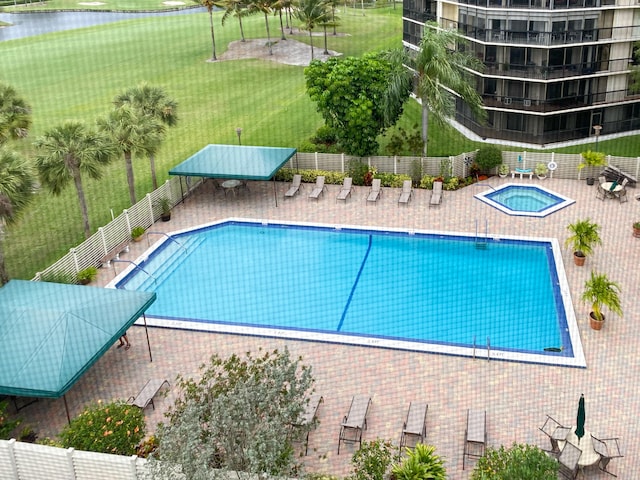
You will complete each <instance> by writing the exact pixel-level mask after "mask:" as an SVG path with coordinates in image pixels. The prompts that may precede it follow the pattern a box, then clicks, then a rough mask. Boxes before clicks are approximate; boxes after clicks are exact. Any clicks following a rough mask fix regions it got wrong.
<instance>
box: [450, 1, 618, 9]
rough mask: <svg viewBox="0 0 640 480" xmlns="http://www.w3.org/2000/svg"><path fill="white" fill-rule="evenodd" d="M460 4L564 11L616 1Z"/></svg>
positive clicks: (469, 2)
mask: <svg viewBox="0 0 640 480" xmlns="http://www.w3.org/2000/svg"><path fill="white" fill-rule="evenodd" d="M458 3H460V4H463V5H473V6H477V7H486V8H509V9H513V8H526V9H528V10H530V9H538V10H562V9H576V8H600V7H602V6H613V5H615V4H616V0H458Z"/></svg>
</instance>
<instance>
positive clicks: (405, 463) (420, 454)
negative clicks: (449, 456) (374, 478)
mask: <svg viewBox="0 0 640 480" xmlns="http://www.w3.org/2000/svg"><path fill="white" fill-rule="evenodd" d="M405 452H406V457H405V458H404V459H403V460H402V461H401V462H400V463H397V464H396V465H394V466H393V468H392V469H391V471H392V473H393V476H394V478H395V479H396V480H424V479H430V480H446V478H447V470H446V469H445V468H444V461H443V460H442V459H441V458H440V456H439V455H436V447H434V446H432V445H424V444H422V443H418V444H417V445H416V446H415V448H413V449H410V448H407V449H406V451H405Z"/></svg>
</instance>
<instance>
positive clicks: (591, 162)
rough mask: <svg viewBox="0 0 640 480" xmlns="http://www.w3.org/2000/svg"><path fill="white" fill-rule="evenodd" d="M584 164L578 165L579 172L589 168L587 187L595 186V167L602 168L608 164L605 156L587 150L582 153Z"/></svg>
mask: <svg viewBox="0 0 640 480" xmlns="http://www.w3.org/2000/svg"><path fill="white" fill-rule="evenodd" d="M581 155H582V162H581V163H580V164H579V165H578V170H582V169H583V168H584V167H589V171H588V172H587V177H586V178H587V185H593V184H594V183H595V177H594V176H593V175H594V173H593V167H602V166H604V165H605V164H606V157H605V154H604V153H602V152H592V151H591V150H587V151H586V152H582V153H581Z"/></svg>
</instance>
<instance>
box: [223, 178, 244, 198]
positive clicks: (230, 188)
mask: <svg viewBox="0 0 640 480" xmlns="http://www.w3.org/2000/svg"><path fill="white" fill-rule="evenodd" d="M240 185H242V182H241V181H240V180H225V181H224V182H222V188H224V195H225V197H226V196H227V192H233V195H234V196H235V195H237V194H238V187H239V186H240Z"/></svg>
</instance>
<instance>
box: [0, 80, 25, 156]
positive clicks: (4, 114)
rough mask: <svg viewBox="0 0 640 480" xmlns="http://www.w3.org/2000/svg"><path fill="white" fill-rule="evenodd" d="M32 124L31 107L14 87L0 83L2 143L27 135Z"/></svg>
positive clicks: (0, 131) (0, 137)
mask: <svg viewBox="0 0 640 480" xmlns="http://www.w3.org/2000/svg"><path fill="white" fill-rule="evenodd" d="M30 126H31V107H30V106H29V105H28V104H27V102H25V101H24V99H23V98H21V97H20V96H19V95H18V92H16V90H15V89H14V88H13V87H11V86H9V85H5V84H3V83H0V145H2V144H3V143H5V142H6V141H7V140H9V139H10V138H11V139H18V138H24V137H26V136H27V133H28V132H29V127H30Z"/></svg>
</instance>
